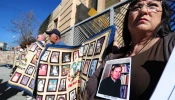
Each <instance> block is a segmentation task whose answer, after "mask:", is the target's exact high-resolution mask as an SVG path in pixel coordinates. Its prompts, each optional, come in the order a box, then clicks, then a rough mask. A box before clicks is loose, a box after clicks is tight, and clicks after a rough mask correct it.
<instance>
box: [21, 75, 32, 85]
mask: <svg viewBox="0 0 175 100" xmlns="http://www.w3.org/2000/svg"><path fill="white" fill-rule="evenodd" d="M29 79H30V78H29V77H28V76H25V75H24V76H23V78H22V81H21V84H23V85H25V86H26V85H27V83H28V81H29Z"/></svg>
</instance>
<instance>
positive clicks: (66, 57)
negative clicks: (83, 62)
mask: <svg viewBox="0 0 175 100" xmlns="http://www.w3.org/2000/svg"><path fill="white" fill-rule="evenodd" d="M62 62H63V63H66V62H71V52H62Z"/></svg>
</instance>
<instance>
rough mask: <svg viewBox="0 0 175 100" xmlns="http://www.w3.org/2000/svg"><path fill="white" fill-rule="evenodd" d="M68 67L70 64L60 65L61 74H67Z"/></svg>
mask: <svg viewBox="0 0 175 100" xmlns="http://www.w3.org/2000/svg"><path fill="white" fill-rule="evenodd" d="M69 69H70V65H69V64H68V65H62V67H61V76H67V74H68V72H69Z"/></svg>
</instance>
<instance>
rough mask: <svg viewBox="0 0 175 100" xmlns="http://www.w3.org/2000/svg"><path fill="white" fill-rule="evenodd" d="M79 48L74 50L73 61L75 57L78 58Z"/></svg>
mask: <svg viewBox="0 0 175 100" xmlns="http://www.w3.org/2000/svg"><path fill="white" fill-rule="evenodd" d="M78 53H79V50H77V51H74V60H73V61H75V59H78V58H79V54H78Z"/></svg>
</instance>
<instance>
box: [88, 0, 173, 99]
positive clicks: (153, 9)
mask: <svg viewBox="0 0 175 100" xmlns="http://www.w3.org/2000/svg"><path fill="white" fill-rule="evenodd" d="M169 20H170V10H169V8H168V5H167V3H166V0H132V2H131V4H130V5H129V9H128V11H127V12H126V15H125V19H124V24H123V25H124V26H123V33H122V35H123V40H124V47H122V48H120V49H119V50H116V51H115V50H113V51H115V52H113V53H111V54H109V55H108V56H107V57H106V58H105V59H104V61H103V63H102V65H101V66H99V68H98V69H97V70H96V72H95V73H94V74H93V75H92V77H91V78H89V80H88V82H87V86H86V90H85V100H95V99H102V98H99V97H96V93H97V88H98V84H99V79H100V78H101V72H102V70H103V67H104V65H105V61H107V60H111V59H118V58H124V57H131V58H132V65H131V69H132V70H131V85H130V100H148V99H149V98H150V97H151V95H152V93H153V91H154V89H155V87H156V85H157V83H158V81H159V78H160V76H161V74H162V72H163V70H164V68H165V66H166V63H167V61H168V58H169V56H170V54H171V51H172V49H173V47H174V45H175V34H174V33H173V32H171V29H170V27H169Z"/></svg>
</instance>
